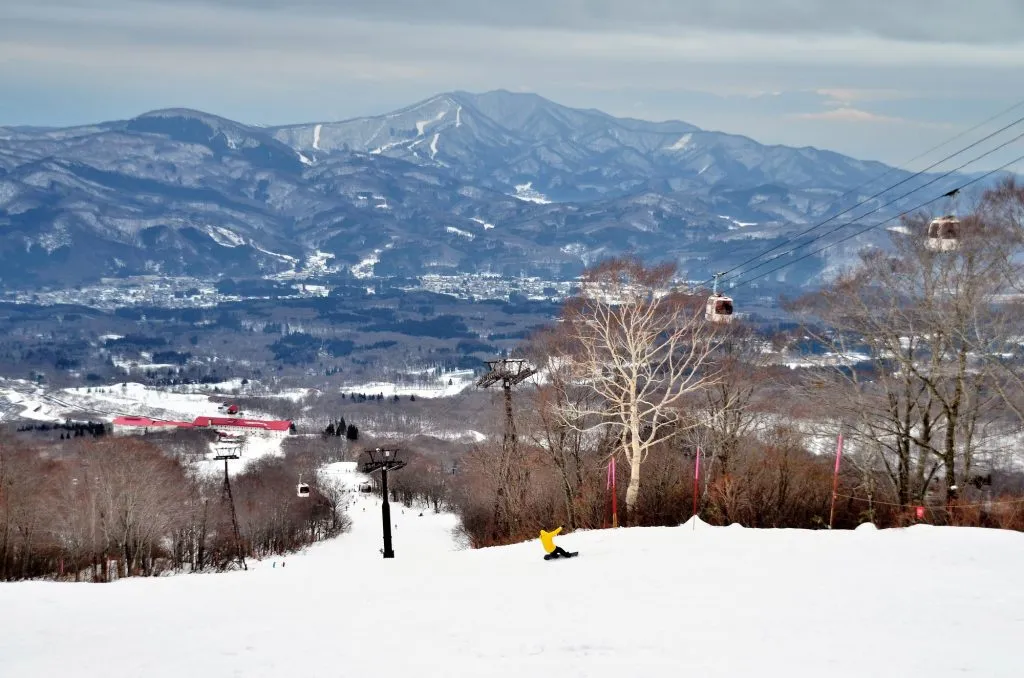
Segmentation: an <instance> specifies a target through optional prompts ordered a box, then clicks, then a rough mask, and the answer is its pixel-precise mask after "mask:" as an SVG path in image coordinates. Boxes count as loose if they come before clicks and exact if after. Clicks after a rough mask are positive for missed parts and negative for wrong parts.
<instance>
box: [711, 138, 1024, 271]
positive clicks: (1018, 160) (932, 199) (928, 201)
mask: <svg viewBox="0 0 1024 678" xmlns="http://www.w3.org/2000/svg"><path fill="white" fill-rule="evenodd" d="M1022 136H1024V135H1022ZM1021 161H1024V155H1021V156H1018V157H1017V158H1016V159H1014V160H1011V161H1010V162H1008V163H1006V164H1005V165H1002V166H1000V167H997V168H995V169H994V170H991V171H989V172H986V173H985V174H983V175H981V176H979V177H976V178H974V179H971V180H970V181H968V182H967V183H965V184H963V185H961V186H960V187H959V188H957V189H956V190H958V191H959V190H962V189H964V188H967V187H968V186H970V185H971V184H976V183H978V182H979V181H982V180H984V179H987V178H988V177H990V176H992V175H993V174H995V173H996V172H1001V171H1003V170H1004V169H1006V168H1007V167H1010V166H1011V165H1015V164H1017V163H1018V162H1021ZM943 197H945V196H942V195H940V196H937V197H934V198H931V199H930V200H926V201H924V202H923V203H921V204H919V205H917V206H916V207H914V208H912V209H909V210H906V211H904V212H900V213H899V214H897V215H895V216H892V217H889V218H888V219H885V220H884V221H879V222H878V223H877V224H872V225H870V226H868V227H867V228H863V229H861V230H859V231H857V232H856V233H853V234H851V235H848V236H846V237H845V238H840V239H839V240H837V241H835V242H834V243H830V244H828V245H825V246H824V247H820V248H818V249H816V250H814V251H813V252H808V253H807V254H805V255H803V256H801V257H799V258H797V259H794V260H792V261H787V262H786V263H784V264H782V265H781V266H776V267H775V268H773V269H771V270H769V271H766V272H764V273H759V274H758V275H756V276H754V277H752V278H751V279H750V280H747V281H745V282H740V283H736V284H734V285H733V286H732V287H731V288H730V289H735V288H737V287H743V286H744V285H749V284H750V283H752V282H753V281H754V280H756V279H757V278H760V277H763V276H769V275H771V274H772V273H775V272H776V271H780V270H782V269H784V268H786V267H787V266H792V265H793V264H795V263H797V262H798V261H803V260H804V259H808V258H810V257H813V256H814V255H815V254H819V253H821V252H824V251H825V250H827V249H828V248H830V247H835V246H836V245H838V244H839V243H842V242H846V241H847V240H850V239H851V238H855V237H857V236H858V235H860V234H862V233H866V232H868V231H870V230H871V229H873V228H878V227H879V226H881V225H883V224H887V223H889V222H890V221H893V220H894V219H899V218H901V217H904V216H906V215H908V214H911V213H912V212H916V211H917V210H919V209H921V208H922V207H924V206H926V205H929V204H931V203H933V202H935V201H936V200H939V199H941V198H943ZM850 223H854V222H850ZM847 225H848V224H847ZM773 261H774V260H773ZM745 275H746V273H741V274H739V275H737V276H734V277H733V278H731V280H736V279H738V278H742V277H744V276H745Z"/></svg>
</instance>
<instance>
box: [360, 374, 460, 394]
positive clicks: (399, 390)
mask: <svg viewBox="0 0 1024 678" xmlns="http://www.w3.org/2000/svg"><path fill="white" fill-rule="evenodd" d="M424 374H425V373H424ZM473 376H474V375H473V371H472V370H457V371H454V372H445V373H443V374H442V375H440V376H439V377H433V378H429V379H428V378H426V377H425V376H424V377H423V379H422V380H420V381H419V383H415V384H394V383H391V382H385V381H372V382H368V383H365V384H347V385H345V386H342V387H341V392H342V393H365V394H366V395H367V396H371V395H377V394H379V393H383V394H384V397H385V398H390V397H392V396H395V395H397V396H410V395H414V396H416V397H417V398H450V397H452V396H455V395H458V394H460V393H462V392H463V391H465V390H466V389H467V388H469V387H470V386H472V385H473ZM448 382H451V383H450V384H449V383H448Z"/></svg>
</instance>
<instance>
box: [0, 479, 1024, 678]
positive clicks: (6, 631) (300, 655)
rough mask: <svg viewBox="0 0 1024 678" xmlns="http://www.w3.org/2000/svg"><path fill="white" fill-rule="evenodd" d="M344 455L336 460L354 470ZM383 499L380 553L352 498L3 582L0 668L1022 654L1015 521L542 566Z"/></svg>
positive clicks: (607, 555)
mask: <svg viewBox="0 0 1024 678" xmlns="http://www.w3.org/2000/svg"><path fill="white" fill-rule="evenodd" d="M350 469H351V466H348V467H346V466H345V465H342V464H339V465H334V466H332V468H331V469H330V470H331V472H332V474H333V475H334V476H335V477H345V478H347V479H348V482H349V483H351V484H355V483H357V482H358V481H359V480H360V478H361V476H360V474H358V473H354V472H351V471H350ZM399 473H401V471H400V472H399ZM392 509H393V512H392V517H393V522H394V523H395V525H396V527H395V528H394V532H393V533H394V548H395V553H396V557H395V559H394V560H384V559H382V558H381V556H380V553H379V549H380V547H381V536H380V531H381V530H380V508H379V500H377V499H376V498H373V497H369V496H367V495H359V494H356V495H355V496H354V497H353V504H352V506H351V507H350V509H349V510H350V515H351V517H352V519H353V527H352V530H351V532H350V533H347V534H345V535H342V536H341V537H339V538H338V539H335V540H333V541H331V542H327V543H323V544H319V545H317V546H315V547H312V548H310V549H308V550H307V551H306V552H305V553H303V554H301V555H294V556H288V557H286V558H283V559H281V558H278V559H275V560H273V561H264V562H260V563H253V564H251V567H250V570H249V571H248V572H234V573H229V574H209V575H184V576H179V577H165V578H159V579H134V580H131V579H129V580H123V581H120V582H117V583H114V584H109V585H94V584H56V583H48V582H29V583H15V584H3V585H0V611H2V614H0V675H3V676H4V677H5V678H22V677H29V676H31V677H33V678H34V677H36V676H48V675H63V674H68V675H70V674H74V675H76V676H81V677H85V676H109V675H118V676H147V677H150V676H152V677H156V676H171V677H174V678H180V677H181V676H245V677H247V678H255V677H259V676H275V677H276V676H309V677H314V676H330V677H332V678H335V677H343V676H360V677H362V676H395V677H396V678H399V677H400V678H408V677H409V676H417V677H418V678H425V677H431V676H439V677H440V676H444V677H446V678H448V677H451V676H472V677H474V678H476V677H478V676H495V677H499V678H500V677H501V676H515V677H516V678H522V677H523V676H530V677H531V678H533V677H539V676H545V677H546V676H558V677H563V676H594V677H601V676H614V677H615V678H622V677H623V676H630V677H631V676H677V675H678V676H700V677H702V678H708V677H712V676H765V677H773V676H779V677H781V678H799V677H803V676H807V677H809V678H810V677H813V678H821V677H828V678H840V677H847V676H848V677H851V678H852V677H857V678H863V677H865V676H901V677H902V676H922V677H925V676H927V677H928V678H943V677H946V676H964V675H970V676H985V677H986V678H1000V677H1007V678H1009V677H1011V676H1013V677H1017V676H1020V675H1021V670H1022V666H1024V664H1022V656H1024V655H1022V654H1021V650H1020V639H1021V638H1024V580H1022V578H1021V576H1020V563H1021V562H1024V535H1021V534H1018V533H1014V532H1003V531H995V530H982V529H970V528H938V527H929V526H916V527H912V528H909V529H903V530H897V529H893V530H884V531H877V530H874V529H870V527H867V528H861V529H859V530H857V531H852V532H839V531H836V532H828V531H809V530H750V529H742V528H739V527H725V528H711V527H708V526H707V525H705V524H703V523H700V522H691V523H689V524H687V525H684V526H682V527H676V528H644V529H619V530H604V531H595V532H581V533H576V534H570V535H564V536H561V537H559V538H558V539H557V543H559V544H561V545H562V546H564V547H566V548H568V549H569V550H579V551H580V557H579V558H577V559H573V560H568V561H555V562H547V561H544V560H543V559H542V558H541V555H542V551H541V549H540V546H539V544H538V543H537V541H536V540H534V541H531V542H528V543H524V544H518V545H514V546H507V547H497V548H489V549H482V550H476V551H470V550H465V549H464V548H462V547H461V545H460V544H459V542H458V540H457V539H456V538H455V536H454V534H453V528H454V527H455V526H456V524H457V523H456V519H455V518H454V517H453V516H451V515H446V514H442V515H435V514H434V513H433V512H431V511H429V510H426V511H423V515H422V516H420V515H419V513H420V511H419V510H410V509H404V510H403V508H402V507H401V505H399V504H392ZM538 527H539V526H538ZM545 527H547V526H545ZM282 561H283V562H282Z"/></svg>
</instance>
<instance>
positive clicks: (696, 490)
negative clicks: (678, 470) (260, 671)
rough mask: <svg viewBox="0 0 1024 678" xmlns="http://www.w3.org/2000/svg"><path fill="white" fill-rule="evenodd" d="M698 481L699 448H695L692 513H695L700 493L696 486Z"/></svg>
mask: <svg viewBox="0 0 1024 678" xmlns="http://www.w3.org/2000/svg"><path fill="white" fill-rule="evenodd" d="M699 481H700V448H699V447H698V448H697V463H696V465H695V466H694V467H693V515H697V495H698V494H699V493H700V490H699V488H698V486H699Z"/></svg>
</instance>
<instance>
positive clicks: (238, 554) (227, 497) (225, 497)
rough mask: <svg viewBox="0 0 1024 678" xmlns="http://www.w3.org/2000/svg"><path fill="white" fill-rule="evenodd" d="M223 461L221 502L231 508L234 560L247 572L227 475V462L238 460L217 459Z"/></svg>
mask: <svg viewBox="0 0 1024 678" xmlns="http://www.w3.org/2000/svg"><path fill="white" fill-rule="evenodd" d="M218 458H219V459H223V460H224V488H223V490H222V492H221V502H222V503H224V502H226V503H227V504H228V506H229V507H230V508H231V531H232V536H233V537H234V541H235V558H236V559H237V560H238V563H239V564H240V565H241V566H242V569H243V570H248V569H249V566H248V565H246V563H245V556H244V555H243V554H242V535H241V533H240V532H239V530H238V513H237V512H236V511H235V497H234V495H233V494H232V493H231V477H230V476H229V475H228V460H229V459H232V458H233V459H238V457H227V456H225V457H218Z"/></svg>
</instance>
